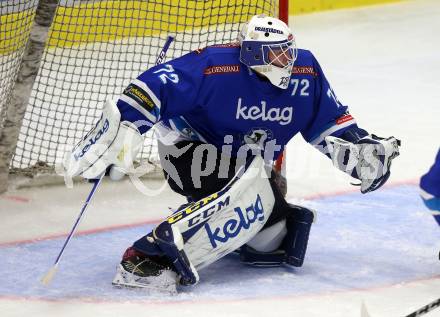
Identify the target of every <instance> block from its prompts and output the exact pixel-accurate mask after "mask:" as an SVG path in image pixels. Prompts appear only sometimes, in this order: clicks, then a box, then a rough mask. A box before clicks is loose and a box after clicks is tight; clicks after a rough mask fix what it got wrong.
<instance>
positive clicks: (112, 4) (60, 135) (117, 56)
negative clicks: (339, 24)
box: [0, 0, 288, 191]
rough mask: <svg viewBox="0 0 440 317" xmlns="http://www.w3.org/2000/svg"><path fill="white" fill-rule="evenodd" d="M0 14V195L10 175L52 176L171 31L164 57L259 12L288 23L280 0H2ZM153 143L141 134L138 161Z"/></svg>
mask: <svg viewBox="0 0 440 317" xmlns="http://www.w3.org/2000/svg"><path fill="white" fill-rule="evenodd" d="M51 10H52V12H54V14H52V15H53V17H51V16H50V12H51ZM0 13H1V15H0V115H1V117H0V182H1V185H0V187H3V188H0V191H2V190H5V187H6V184H5V183H6V181H7V179H8V178H7V175H8V173H14V174H27V175H29V176H33V175H36V174H39V173H41V172H44V173H47V172H49V173H53V172H54V170H55V166H56V164H59V163H60V162H61V160H62V157H63V155H64V153H65V151H66V150H68V149H70V148H71V147H72V146H73V145H74V144H76V143H77V142H78V141H79V140H80V139H81V138H82V137H83V136H84V135H85V134H86V133H87V132H88V131H89V130H90V129H91V128H92V127H93V125H94V123H95V122H96V121H97V119H98V118H99V116H100V114H101V109H102V106H103V105H104V102H105V100H106V99H108V98H112V99H115V100H116V99H117V98H118V96H119V95H120V94H121V93H122V91H123V89H124V88H125V87H126V86H127V85H128V83H129V82H130V80H131V79H133V78H135V77H137V75H139V74H140V73H141V72H142V71H144V70H145V69H147V68H148V67H151V66H153V65H154V63H155V60H156V58H157V55H158V54H159V52H160V50H161V48H162V46H163V45H164V43H165V40H166V37H167V35H168V34H173V35H174V36H175V40H174V42H173V43H172V44H171V47H170V49H169V50H168V52H167V54H166V60H169V59H172V58H176V57H179V56H182V55H183V54H185V53H188V52H190V51H191V50H194V49H197V48H201V47H204V46H207V45H212V44H219V43H229V42H233V41H235V40H236V38H237V34H238V32H239V30H240V27H241V25H242V24H243V23H244V22H247V21H248V20H249V18H250V17H251V16H253V15H255V14H261V13H265V14H268V15H274V16H279V17H280V18H281V19H283V20H285V21H286V20H287V16H288V8H287V1H286V0H280V1H277V0H214V1H207V0H168V1H165V0H151V1H142V0H121V1H107V0H100V1H96V0H95V1H85V0H2V1H0ZM36 43H37V44H36ZM38 43H40V44H41V45H40V46H41V48H39V45H38ZM38 50H41V52H40V54H39V55H38ZM31 59H38V60H35V61H34V64H31V65H30V66H29V62H28V61H29V60H31ZM32 68H35V69H34V70H32ZM32 72H34V76H33V77H34V78H33V79H32V80H31V79H28V77H29V78H32ZM30 81H31V82H30ZM154 143H155V141H154V138H153V137H152V135H151V134H147V135H146V137H145V144H144V148H143V150H142V152H141V154H140V157H139V158H140V159H142V160H149V161H153V162H157V148H156V146H155V144H154Z"/></svg>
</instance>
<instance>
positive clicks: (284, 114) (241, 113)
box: [235, 98, 293, 125]
mask: <svg viewBox="0 0 440 317" xmlns="http://www.w3.org/2000/svg"><path fill="white" fill-rule="evenodd" d="M292 113H293V108H292V107H284V108H278V107H277V108H269V109H266V101H264V100H262V101H261V107H258V106H251V107H247V106H242V105H241V98H238V104H237V112H236V114H235V119H237V120H239V119H244V120H262V121H276V122H278V123H279V124H281V125H286V124H289V123H290V122H292Z"/></svg>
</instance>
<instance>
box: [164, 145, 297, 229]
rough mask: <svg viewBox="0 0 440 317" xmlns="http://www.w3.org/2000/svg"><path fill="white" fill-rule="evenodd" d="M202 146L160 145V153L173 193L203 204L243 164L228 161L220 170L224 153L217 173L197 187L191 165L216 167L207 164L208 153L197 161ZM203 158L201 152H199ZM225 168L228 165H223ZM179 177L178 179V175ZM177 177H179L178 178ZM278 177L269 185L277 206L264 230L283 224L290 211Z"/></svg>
mask: <svg viewBox="0 0 440 317" xmlns="http://www.w3.org/2000/svg"><path fill="white" fill-rule="evenodd" d="M201 144H203V143H200V142H193V141H182V142H179V143H177V144H175V145H172V146H165V145H163V144H161V145H160V149H159V153H160V156H161V157H160V159H161V163H162V166H163V167H164V170H163V172H164V175H165V178H166V179H167V180H168V184H169V185H170V187H171V189H172V190H173V191H175V192H176V193H178V194H181V195H183V196H185V197H187V198H188V200H190V201H197V200H200V199H202V198H204V197H206V196H208V195H210V194H212V193H215V192H217V191H219V190H221V189H222V188H223V187H224V186H225V185H226V184H227V183H228V182H229V181H230V180H231V179H232V178H233V177H234V175H235V172H236V167H237V165H241V164H243V163H242V162H240V161H237V159H235V158H227V159H228V160H229V164H228V165H229V168H227V169H222V172H221V173H219V171H220V169H221V163H220V162H221V160H225V158H224V157H222V156H221V153H217V155H216V157H215V167H214V171H213V172H212V173H210V174H209V175H206V176H200V175H198V176H196V177H197V179H198V180H200V183H198V181H197V183H198V184H194V175H192V168H191V164H193V161H194V162H200V164H201V166H200V168H199V167H197V170H199V171H200V170H206V168H207V166H208V164H213V162H208V153H207V151H205V152H204V153H203V155H202V157H201V159H200V158H197V159H195V160H194V157H193V156H194V152H195V151H196V148H197V146H199V145H201ZM186 147H187V149H186V151H185V152H183V153H181V154H180V155H179V156H178V157H175V156H173V155H172V153H173V152H175V150H176V148H177V149H179V150H183V149H185V148H186ZM198 153H199V154H200V151H198ZM223 166H225V165H223ZM173 168H174V169H173ZM176 173H177V174H178V175H175V174H176ZM176 176H178V177H176ZM274 178H275V174H274V172H272V175H271V178H270V180H269V181H270V184H271V187H272V190H273V193H274V196H275V205H274V208H273V211H272V213H271V215H270V217H269V219H268V221H267V222H266V224H265V225H264V228H266V227H270V226H271V225H273V224H275V223H277V222H278V221H281V220H282V219H285V218H286V209H288V208H289V207H288V204H287V202H286V200H285V199H284V197H283V195H282V194H281V192H280V190H279V188H278V186H277V185H276V184H275V181H274ZM196 185H197V186H196Z"/></svg>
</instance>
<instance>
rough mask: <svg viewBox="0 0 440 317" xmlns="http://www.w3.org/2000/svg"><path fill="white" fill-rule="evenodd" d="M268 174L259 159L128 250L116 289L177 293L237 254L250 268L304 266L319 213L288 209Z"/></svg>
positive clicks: (255, 159)
mask: <svg viewBox="0 0 440 317" xmlns="http://www.w3.org/2000/svg"><path fill="white" fill-rule="evenodd" d="M242 168H245V167H242ZM265 173H266V171H265V169H264V161H263V159H262V158H261V157H260V156H255V157H254V158H253V159H252V161H251V163H250V164H248V167H247V168H246V170H245V171H244V173H243V171H240V170H239V171H238V172H237V174H236V175H235V177H234V178H232V180H231V181H230V182H229V183H228V184H227V185H226V186H225V187H224V188H223V189H221V190H220V191H218V192H215V193H213V194H211V195H209V196H207V197H205V198H202V199H201V200H199V201H197V202H194V203H192V204H189V205H188V206H186V207H184V208H181V209H180V210H178V211H176V212H175V213H174V214H172V215H171V216H169V217H168V218H167V219H166V220H165V221H164V222H162V223H161V224H159V225H158V226H157V227H156V228H155V229H154V230H153V231H152V232H151V233H149V234H148V235H146V236H144V237H143V238H141V239H139V240H138V241H136V242H135V243H134V244H133V246H132V247H131V248H129V249H128V250H127V251H126V253H125V254H124V257H123V260H122V262H121V264H120V265H119V266H118V268H117V273H116V276H115V278H114V280H113V284H114V285H116V286H130V287H144V288H153V289H158V290H165V291H169V292H175V291H176V286H177V284H181V285H194V284H196V283H197V282H198V281H199V275H198V270H200V269H202V268H204V267H206V266H207V265H209V264H211V263H213V262H215V261H217V260H218V259H220V258H222V257H223V256H225V255H227V254H228V253H231V252H233V251H238V252H239V253H240V258H241V260H242V262H244V263H246V264H251V265H258V266H273V265H281V264H287V265H292V266H301V265H302V263H303V260H304V256H305V252H306V248H307V242H308V236H309V231H310V227H311V223H312V222H313V219H314V214H313V212H312V211H310V210H309V209H306V208H302V207H298V206H293V205H289V204H287V203H286V202H285V200H284V199H283V197H282V195H281V193H280V192H279V190H278V188H277V187H276V185H274V184H273V181H272V180H271V179H269V178H268V177H267V176H266V175H265ZM241 174H242V175H241ZM239 175H241V176H239ZM280 199H281V200H282V201H281V204H280ZM274 206H275V207H276V208H274Z"/></svg>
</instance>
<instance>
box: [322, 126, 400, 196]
mask: <svg viewBox="0 0 440 317" xmlns="http://www.w3.org/2000/svg"><path fill="white" fill-rule="evenodd" d="M325 142H326V144H327V151H328V154H329V155H330V157H331V159H332V161H333V165H335V166H336V167H337V168H339V169H340V170H342V171H344V172H346V173H347V174H349V175H350V176H352V177H354V178H357V179H359V180H360V181H361V184H360V185H361V192H362V193H363V194H365V193H368V192H371V191H373V190H376V189H378V188H379V187H381V186H382V185H383V184H385V182H386V181H387V180H388V178H389V177H390V167H391V161H392V160H393V159H394V158H395V157H397V156H398V155H399V146H400V140H398V139H396V138H395V137H389V138H380V137H378V136H376V135H374V134H371V135H367V136H365V137H363V138H361V139H359V140H358V141H357V142H356V143H352V142H348V141H346V140H343V139H340V138H337V137H334V136H327V137H326V138H325Z"/></svg>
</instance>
